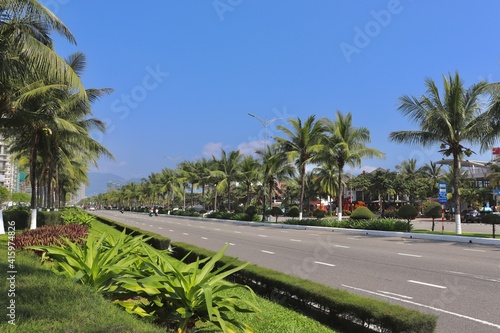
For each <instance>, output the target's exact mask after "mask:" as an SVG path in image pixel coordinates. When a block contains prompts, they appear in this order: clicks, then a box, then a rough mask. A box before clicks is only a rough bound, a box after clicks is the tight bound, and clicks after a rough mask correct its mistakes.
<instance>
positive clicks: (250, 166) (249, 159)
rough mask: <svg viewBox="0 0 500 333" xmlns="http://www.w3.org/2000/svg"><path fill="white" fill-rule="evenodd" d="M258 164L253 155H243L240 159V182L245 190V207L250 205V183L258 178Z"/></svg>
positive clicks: (254, 182)
mask: <svg viewBox="0 0 500 333" xmlns="http://www.w3.org/2000/svg"><path fill="white" fill-rule="evenodd" d="M259 166H260V165H259V162H258V161H257V160H256V159H255V158H254V157H253V156H245V157H244V158H243V160H242V161H241V182H242V183H243V185H244V186H245V190H246V204H245V207H248V206H249V205H250V199H251V198H250V193H251V189H252V185H254V184H256V183H257V181H258V180H259V178H260V177H259V176H260V170H259Z"/></svg>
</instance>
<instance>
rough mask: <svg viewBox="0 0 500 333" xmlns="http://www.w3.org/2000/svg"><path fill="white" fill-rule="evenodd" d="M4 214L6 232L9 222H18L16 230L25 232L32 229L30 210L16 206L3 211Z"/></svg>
mask: <svg viewBox="0 0 500 333" xmlns="http://www.w3.org/2000/svg"><path fill="white" fill-rule="evenodd" d="M2 213H3V223H4V227H5V230H7V222H9V221H15V222H16V230H23V229H27V228H29V227H30V219H29V217H30V211H29V208H27V207H19V206H16V207H13V208H9V209H5V210H3V211H2Z"/></svg>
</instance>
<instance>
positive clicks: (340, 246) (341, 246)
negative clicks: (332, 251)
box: [334, 245, 350, 249]
mask: <svg viewBox="0 0 500 333" xmlns="http://www.w3.org/2000/svg"><path fill="white" fill-rule="evenodd" d="M334 246H335V247H339V248H341V249H350V247H349V246H345V245H334Z"/></svg>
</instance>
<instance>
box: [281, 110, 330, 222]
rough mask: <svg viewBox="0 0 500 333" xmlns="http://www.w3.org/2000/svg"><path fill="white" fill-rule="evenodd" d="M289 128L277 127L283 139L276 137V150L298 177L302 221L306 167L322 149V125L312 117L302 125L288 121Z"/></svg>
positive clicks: (294, 121)
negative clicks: (291, 163) (290, 164)
mask: <svg viewBox="0 0 500 333" xmlns="http://www.w3.org/2000/svg"><path fill="white" fill-rule="evenodd" d="M288 123H289V124H290V125H291V128H290V129H289V128H287V127H285V126H282V125H279V126H278V127H277V129H278V130H280V131H282V132H284V134H285V135H286V137H285V138H281V137H276V138H275V140H276V142H277V144H278V150H279V151H280V152H283V153H285V154H286V156H287V158H288V160H289V161H291V162H294V163H295V166H296V167H297V170H298V171H299V175H300V213H299V219H300V220H301V219H302V212H303V209H304V190H305V177H306V165H307V164H309V163H312V162H314V161H315V160H316V159H317V156H318V153H319V152H320V151H321V149H322V147H323V146H322V144H321V138H322V135H323V130H324V128H323V125H322V123H321V122H318V121H316V117H315V116H314V115H312V116H309V118H307V119H306V121H305V122H304V123H302V120H301V119H300V118H299V117H297V119H288Z"/></svg>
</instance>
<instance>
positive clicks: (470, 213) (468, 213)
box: [462, 209, 481, 223]
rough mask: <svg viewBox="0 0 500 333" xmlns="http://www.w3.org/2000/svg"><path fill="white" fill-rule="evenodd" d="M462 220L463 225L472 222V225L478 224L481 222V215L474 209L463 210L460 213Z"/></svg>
mask: <svg viewBox="0 0 500 333" xmlns="http://www.w3.org/2000/svg"><path fill="white" fill-rule="evenodd" d="M462 213H463V214H462V216H463V220H464V222H465V223H469V222H474V223H480V222H481V213H480V212H479V211H477V210H475V209H468V210H464V211H463V212H462Z"/></svg>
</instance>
